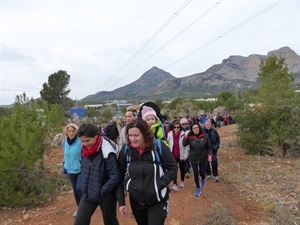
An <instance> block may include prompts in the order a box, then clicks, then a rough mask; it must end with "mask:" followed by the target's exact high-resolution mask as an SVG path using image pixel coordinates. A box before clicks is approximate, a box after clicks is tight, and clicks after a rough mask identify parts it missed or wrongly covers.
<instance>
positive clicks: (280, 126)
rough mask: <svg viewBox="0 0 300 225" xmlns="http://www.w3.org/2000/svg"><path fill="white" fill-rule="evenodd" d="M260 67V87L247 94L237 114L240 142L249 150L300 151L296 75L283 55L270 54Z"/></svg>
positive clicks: (265, 151)
mask: <svg viewBox="0 0 300 225" xmlns="http://www.w3.org/2000/svg"><path fill="white" fill-rule="evenodd" d="M260 69H261V72H260V73H259V74H258V77H259V80H260V85H259V87H258V90H257V91H256V92H254V91H252V92H251V93H246V94H245V99H246V100H245V107H244V109H243V110H240V111H239V113H237V116H236V120H237V122H238V124H239V128H238V132H237V137H238V141H239V144H240V145H241V146H242V147H243V148H244V149H245V150H246V153H249V154H270V155H277V154H280V155H284V156H291V155H296V154H299V153H300V138H299V135H300V129H299V128H300V120H299V113H300V111H299V107H298V103H299V100H300V98H299V93H296V92H295V90H294V88H293V87H292V84H293V81H294V78H293V76H292V74H290V73H288V69H287V67H286V65H285V64H284V60H283V59H281V58H277V57H269V58H267V59H266V61H265V62H263V63H262V64H261V66H260Z"/></svg>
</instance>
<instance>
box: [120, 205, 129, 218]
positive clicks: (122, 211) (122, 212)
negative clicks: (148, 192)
mask: <svg viewBox="0 0 300 225" xmlns="http://www.w3.org/2000/svg"><path fill="white" fill-rule="evenodd" d="M119 212H120V213H121V215H122V216H126V215H128V213H127V209H126V205H123V206H120V207H119Z"/></svg>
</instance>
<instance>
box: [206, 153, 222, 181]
mask: <svg viewBox="0 0 300 225" xmlns="http://www.w3.org/2000/svg"><path fill="white" fill-rule="evenodd" d="M211 159H212V160H211V167H212V170H213V171H212V173H213V176H214V177H217V176H218V174H219V172H218V156H217V153H215V154H213V157H212V158H211ZM206 175H211V171H210V166H209V162H207V167H206Z"/></svg>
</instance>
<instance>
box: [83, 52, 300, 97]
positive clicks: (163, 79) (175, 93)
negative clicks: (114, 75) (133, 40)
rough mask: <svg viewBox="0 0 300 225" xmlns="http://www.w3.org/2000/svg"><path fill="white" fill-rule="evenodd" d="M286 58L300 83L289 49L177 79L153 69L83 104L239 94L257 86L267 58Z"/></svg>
mask: <svg viewBox="0 0 300 225" xmlns="http://www.w3.org/2000/svg"><path fill="white" fill-rule="evenodd" d="M271 55H273V56H280V57H282V58H285V59H286V64H287V66H288V68H289V70H290V71H291V72H292V73H293V74H294V76H295V78H296V79H295V83H296V84H299V83H300V56H299V55H297V54H296V53H295V52H294V51H293V50H292V49H290V48H289V47H283V48H280V49H278V50H273V51H270V52H269V53H268V54H267V55H257V54H252V55H250V56H248V57H243V56H238V55H236V56H229V57H228V58H227V59H224V60H223V61H222V62H221V63H220V64H216V65H213V66H211V67H210V68H209V69H207V70H206V71H205V72H202V73H196V74H192V75H189V76H186V77H182V78H176V77H174V76H173V75H172V74H170V73H168V72H166V71H164V70H162V69H159V68H157V67H153V68H151V69H149V70H148V71H146V72H145V73H144V74H143V75H142V76H141V77H140V78H139V79H138V80H136V81H134V82H132V83H131V84H128V85H126V86H124V87H120V88H118V89H115V90H114V91H101V92H98V93H96V94H93V95H89V96H87V97H85V98H83V99H81V100H80V101H81V102H101V101H110V100H131V101H133V100H155V99H169V98H174V97H179V96H180V97H195V98H197V97H206V96H207V94H218V93H221V92H223V91H229V92H233V93H236V91H240V90H241V91H245V90H248V89H250V88H253V87H256V86H257V85H258V82H257V73H258V72H259V65H260V63H261V62H262V61H264V60H265V59H266V58H267V57H268V56H271Z"/></svg>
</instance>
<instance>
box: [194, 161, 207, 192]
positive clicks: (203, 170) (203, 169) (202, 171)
mask: <svg viewBox="0 0 300 225" xmlns="http://www.w3.org/2000/svg"><path fill="white" fill-rule="evenodd" d="M191 164H192V169H193V174H194V180H195V185H196V188H200V184H199V170H200V176H201V179H202V180H205V173H206V161H204V162H202V163H199V164H198V163H193V162H191Z"/></svg>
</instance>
